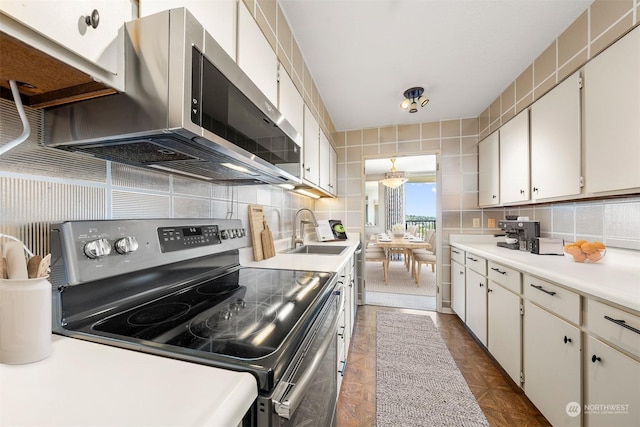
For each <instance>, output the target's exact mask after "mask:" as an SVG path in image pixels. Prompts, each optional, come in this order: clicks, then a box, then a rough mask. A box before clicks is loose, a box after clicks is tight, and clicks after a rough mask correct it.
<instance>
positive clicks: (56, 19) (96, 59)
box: [0, 0, 133, 74]
mask: <svg viewBox="0 0 640 427" xmlns="http://www.w3.org/2000/svg"><path fill="white" fill-rule="evenodd" d="M131 3H132V2H131V0H74V1H17V0H3V1H2V2H1V3H0V10H2V12H3V13H5V14H6V15H8V16H11V17H12V18H13V19H15V20H16V21H18V22H20V23H21V24H23V25H25V26H26V27H28V28H30V29H32V30H34V31H35V32H37V33H39V34H41V35H42V36H44V37H45V38H47V39H49V40H52V41H54V42H55V43H57V44H59V45H61V46H62V47H64V48H66V49H68V50H70V51H72V52H73V53H75V54H77V55H78V56H80V57H82V58H84V59H86V60H88V61H90V62H91V63H93V64H95V65H97V66H98V67H100V68H102V69H103V70H105V71H107V72H109V73H111V74H118V73H119V72H120V67H122V66H123V60H122V59H123V57H122V55H123V51H122V49H121V48H120V46H121V43H119V42H118V40H121V36H122V35H123V34H124V33H123V32H121V29H122V27H123V25H124V23H125V22H127V21H130V20H131V19H133V15H132V4H131ZM119 33H120V34H119Z"/></svg>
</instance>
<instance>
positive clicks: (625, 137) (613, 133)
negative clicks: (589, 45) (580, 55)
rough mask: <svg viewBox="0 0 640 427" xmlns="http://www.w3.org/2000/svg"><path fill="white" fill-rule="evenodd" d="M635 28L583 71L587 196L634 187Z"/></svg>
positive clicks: (639, 153) (637, 136)
mask: <svg viewBox="0 0 640 427" xmlns="http://www.w3.org/2000/svg"><path fill="white" fill-rule="evenodd" d="M638 76H640V28H636V29H635V30H633V31H632V32H631V33H629V34H627V35H626V36H625V37H624V38H622V39H620V40H619V41H618V42H617V43H616V44H614V45H613V46H611V47H610V48H608V49H607V50H605V51H604V52H602V53H601V54H600V55H598V56H597V57H596V58H594V59H593V60H592V61H590V62H589V63H588V64H587V65H586V66H585V87H584V91H585V94H584V115H585V116H584V117H585V122H584V126H585V186H586V190H587V192H588V193H596V192H600V191H612V190H624V189H630V188H638V187H640V168H639V167H638V165H640V144H638V141H640V120H638V118H639V117H640V78H638Z"/></svg>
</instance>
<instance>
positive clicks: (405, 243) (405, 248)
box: [376, 235, 431, 277]
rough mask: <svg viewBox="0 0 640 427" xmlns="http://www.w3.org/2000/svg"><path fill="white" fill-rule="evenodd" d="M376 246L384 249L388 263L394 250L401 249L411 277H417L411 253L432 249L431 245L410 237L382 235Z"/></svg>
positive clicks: (378, 238)
mask: <svg viewBox="0 0 640 427" xmlns="http://www.w3.org/2000/svg"><path fill="white" fill-rule="evenodd" d="M376 245H377V246H378V247H380V248H382V249H384V252H385V254H386V256H387V260H388V261H391V252H392V249H401V250H402V252H403V254H404V260H405V266H406V267H407V270H410V271H411V277H414V276H415V267H414V263H413V262H411V259H412V255H411V254H412V252H411V251H413V250H414V249H427V250H429V249H431V243H429V242H427V241H425V240H423V239H420V238H417V237H413V236H409V235H406V236H404V237H395V236H387V235H381V236H378V237H377V239H376ZM409 264H411V266H409Z"/></svg>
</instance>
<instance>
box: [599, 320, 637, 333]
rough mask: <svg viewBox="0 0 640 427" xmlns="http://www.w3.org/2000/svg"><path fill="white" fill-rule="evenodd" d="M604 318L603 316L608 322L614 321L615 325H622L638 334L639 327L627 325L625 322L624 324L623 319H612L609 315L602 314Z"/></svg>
mask: <svg viewBox="0 0 640 427" xmlns="http://www.w3.org/2000/svg"><path fill="white" fill-rule="evenodd" d="M604 318H605V319H607V320H608V321H609V322H613V323H615V324H616V325H618V326H622V327H623V328H625V329H628V330H630V331H633V332H635V333H636V334H640V329H636V328H634V327H633V326H629V325H627V324H626V322H625V321H624V320H621V319H613V318H611V317H609V316H604Z"/></svg>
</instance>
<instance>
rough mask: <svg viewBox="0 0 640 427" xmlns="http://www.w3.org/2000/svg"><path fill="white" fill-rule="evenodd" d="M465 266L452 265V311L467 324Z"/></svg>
mask: <svg viewBox="0 0 640 427" xmlns="http://www.w3.org/2000/svg"><path fill="white" fill-rule="evenodd" d="M464 270H465V268H464V266H463V265H460V264H458V263H457V262H452V263H451V309H452V310H453V311H454V312H455V313H456V314H457V315H458V317H459V318H460V320H462V321H463V322H466V316H465V299H466V295H465V294H466V291H465V274H464Z"/></svg>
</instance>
